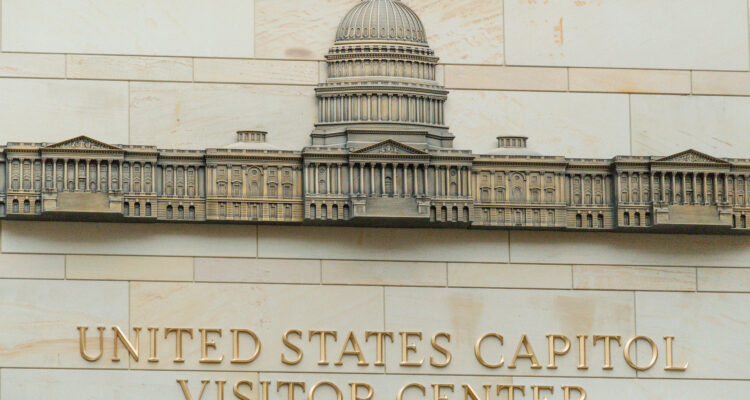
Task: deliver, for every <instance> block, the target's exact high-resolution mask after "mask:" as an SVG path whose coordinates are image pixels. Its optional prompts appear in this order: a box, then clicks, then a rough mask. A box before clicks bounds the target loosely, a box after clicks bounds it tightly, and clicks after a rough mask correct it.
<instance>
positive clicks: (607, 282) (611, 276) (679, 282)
mask: <svg viewBox="0 0 750 400" xmlns="http://www.w3.org/2000/svg"><path fill="white" fill-rule="evenodd" d="M695 275H696V272H695V268H680V267H627V266H600V265H574V266H573V287H574V288H575V289H608V290H670V291H671V290H676V291H695V290H696V283H695V281H696V277H695Z"/></svg>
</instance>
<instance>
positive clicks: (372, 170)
mask: <svg viewBox="0 0 750 400" xmlns="http://www.w3.org/2000/svg"><path fill="white" fill-rule="evenodd" d="M374 195H375V163H370V196H374Z"/></svg>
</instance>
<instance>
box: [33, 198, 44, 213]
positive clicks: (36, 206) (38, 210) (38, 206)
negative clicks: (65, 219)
mask: <svg viewBox="0 0 750 400" xmlns="http://www.w3.org/2000/svg"><path fill="white" fill-rule="evenodd" d="M34 212H35V213H37V214H39V213H41V212H42V202H41V201H39V200H37V201H35V202H34Z"/></svg>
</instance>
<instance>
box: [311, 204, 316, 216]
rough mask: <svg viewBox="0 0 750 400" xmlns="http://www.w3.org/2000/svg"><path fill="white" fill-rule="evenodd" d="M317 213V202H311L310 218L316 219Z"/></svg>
mask: <svg viewBox="0 0 750 400" xmlns="http://www.w3.org/2000/svg"><path fill="white" fill-rule="evenodd" d="M316 218H317V216H316V215H315V204H310V219H316Z"/></svg>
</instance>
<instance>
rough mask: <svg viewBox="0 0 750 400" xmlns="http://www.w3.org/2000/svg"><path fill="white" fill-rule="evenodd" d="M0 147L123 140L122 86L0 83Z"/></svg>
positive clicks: (37, 81)
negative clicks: (75, 140)
mask: <svg viewBox="0 0 750 400" xmlns="http://www.w3.org/2000/svg"><path fill="white" fill-rule="evenodd" d="M0 93H2V94H3V95H2V96H0V132H2V133H0V141H1V142H3V143H5V142H8V141H28V140H29V139H30V137H31V136H30V135H32V134H33V138H34V140H36V141H40V142H43V141H47V142H56V141H60V140H64V139H69V138H71V137H76V136H79V135H81V134H86V135H89V136H91V137H94V138H96V139H98V140H102V141H105V142H109V143H127V140H128V84H127V83H125V82H93V81H66V80H52V79H0Z"/></svg>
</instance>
